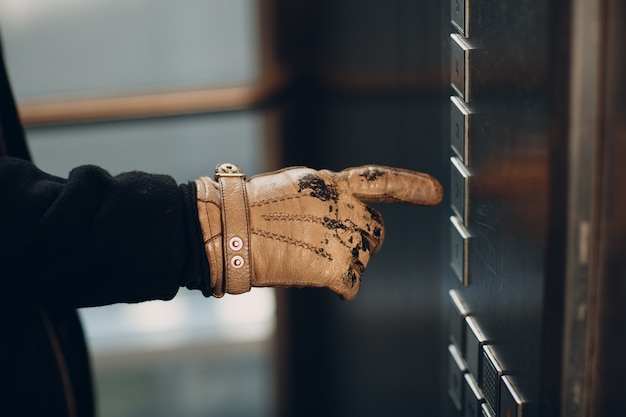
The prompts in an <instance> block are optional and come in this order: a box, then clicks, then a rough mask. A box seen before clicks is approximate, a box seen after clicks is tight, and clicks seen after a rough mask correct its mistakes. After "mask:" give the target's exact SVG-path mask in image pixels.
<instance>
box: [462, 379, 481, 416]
mask: <svg viewBox="0 0 626 417" xmlns="http://www.w3.org/2000/svg"><path fill="white" fill-rule="evenodd" d="M464 379H465V388H464V389H465V400H464V401H463V416H464V417H482V416H483V412H482V406H481V404H482V403H483V393H482V391H481V390H480V388H479V387H478V384H477V383H476V380H475V379H474V377H473V376H472V375H471V374H465V375H464Z"/></svg>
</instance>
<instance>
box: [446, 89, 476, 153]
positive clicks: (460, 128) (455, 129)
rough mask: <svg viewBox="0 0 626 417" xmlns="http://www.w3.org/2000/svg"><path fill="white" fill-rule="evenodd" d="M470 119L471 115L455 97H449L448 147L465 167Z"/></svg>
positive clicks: (468, 146)
mask: <svg viewBox="0 0 626 417" xmlns="http://www.w3.org/2000/svg"><path fill="white" fill-rule="evenodd" d="M470 119H471V114H470V112H469V110H468V109H467V107H465V105H464V104H463V100H461V99H460V98H458V97H456V96H451V97H450V147H451V148H452V150H453V151H454V153H456V154H457V155H458V157H459V158H461V161H463V163H464V164H465V165H469V164H470V137H469V129H470Z"/></svg>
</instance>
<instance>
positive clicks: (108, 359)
mask: <svg viewBox="0 0 626 417" xmlns="http://www.w3.org/2000/svg"><path fill="white" fill-rule="evenodd" d="M442 13H443V12H442V10H441V4H440V2H438V1H434V0H428V1H408V0H387V1H384V2H383V1H376V0H322V1H314V2H313V1H303V0H179V1H176V2H173V1H167V0H124V1H122V0H106V1H105V0H91V1H82V0H51V1H46V2H41V1H37V0H0V25H1V26H0V27H1V29H2V38H3V43H4V48H5V55H6V62H7V65H8V70H9V74H10V77H11V80H12V85H13V88H14V93H15V94H16V97H17V100H18V102H19V107H20V113H21V117H22V120H23V121H24V123H25V126H26V128H27V136H28V140H29V145H30V147H31V151H32V153H33V156H34V159H35V162H36V163H37V164H38V165H39V166H40V167H41V168H42V169H44V170H46V171H48V172H50V173H52V174H56V175H59V176H67V174H68V172H69V171H70V170H71V169H72V168H74V167H75V166H78V165H83V164H96V165H99V166H102V167H103V168H105V169H107V170H109V171H110V172H112V173H119V172H124V171H128V170H142V171H147V172H154V173H164V174H169V175H171V176H173V177H174V178H175V179H176V180H177V181H179V182H181V183H182V182H186V181H188V180H191V179H194V178H196V177H198V176H200V175H202V174H206V173H209V174H210V173H212V172H213V169H214V167H215V165H216V164H217V163H219V162H224V161H228V162H234V163H237V164H239V165H240V166H241V167H242V168H243V169H244V170H245V172H247V173H248V174H249V175H252V174H255V173H260V172H263V171H267V170H272V169H276V168H279V167H282V166H287V165H296V164H297V165H308V166H312V167H315V168H330V169H335V170H340V169H342V168H345V167H348V166H355V165H360V164H366V163H377V164H384V165H393V166H399V167H403V168H409V169H415V170H419V171H424V172H428V173H430V174H432V175H434V176H436V177H437V178H439V179H440V180H441V182H442V183H443V184H447V181H448V179H447V178H448V176H449V168H448V167H447V163H448V161H447V155H448V153H449V150H448V149H447V146H444V143H445V140H442V137H443V136H444V133H445V134H447V132H442V126H444V124H443V122H442V111H441V108H442V106H443V105H442V103H443V101H442V100H447V95H446V93H447V91H448V90H447V87H444V80H443V77H444V75H443V73H444V72H445V71H442V63H441V62H442V51H441V50H440V48H441V45H442V44H443V45H445V44H446V43H443V42H442V41H441V36H442V35H441V33H442V31H441V26H442V23H441V21H442V16H443V14H442ZM444 207H447V205H445V204H444V205H442V206H440V207H431V208H409V207H404V206H385V207H378V208H379V209H380V210H381V211H382V212H383V215H384V216H385V221H386V226H387V240H386V242H385V245H384V247H383V249H382V251H381V252H379V254H377V255H376V257H375V258H374V260H373V262H372V264H371V265H370V267H369V268H368V270H367V271H366V273H365V276H364V278H363V285H362V289H361V292H360V293H359V296H358V297H357V299H356V300H355V301H353V302H349V303H346V302H342V301H341V300H339V299H338V297H337V296H335V295H333V294H331V293H329V292H326V291H323V290H310V289H309V290H280V291H274V290H269V289H263V290H261V289H254V290H253V291H252V292H250V293H249V294H246V295H243V296H226V297H224V298H223V299H219V300H218V299H205V298H203V297H202V295H201V294H199V293H198V294H196V293H193V292H190V291H187V290H184V289H181V291H180V292H179V294H178V295H177V296H176V298H175V299H174V300H173V301H171V302H150V303H144V304H139V305H114V306H107V307H100V308H92V309H83V310H82V311H81V316H82V319H83V323H84V325H85V327H86V330H87V335H88V343H89V346H90V348H91V353H92V360H93V364H94V368H95V378H96V389H97V393H96V395H97V407H98V414H99V415H100V416H102V417H112V416H137V417H139V416H157V417H158V416H172V415H176V416H181V417H187V416H188V417H192V416H208V415H210V416H259V417H261V416H277V415H280V416H307V415H310V416H357V415H366V416H378V415H394V416H406V415H435V414H437V412H436V410H439V409H440V408H441V407H443V406H444V405H442V404H447V401H445V398H444V397H445V381H444V379H445V377H446V373H445V363H446V362H445V356H444V354H445V352H446V348H445V346H446V341H445V336H446V335H445V334H444V333H445V330H444V329H445V326H444V325H443V323H442V317H441V310H442V308H441V304H442V301H441V300H442V295H441V293H442V287H441V284H440V277H441V275H442V269H443V268H444V267H445V268H447V266H445V265H443V263H444V260H443V258H442V256H441V253H442V248H445V247H446V246H445V245H446V242H444V240H446V238H447V236H446V234H445V233H444V234H442V233H440V231H441V230H447V228H446V226H445V222H446V221H447V220H446V216H445V215H443V214H444V213H447V212H448V209H447V208H444ZM442 235H443V236H442ZM442 384H444V385H443V387H442ZM418 410H419V412H418Z"/></svg>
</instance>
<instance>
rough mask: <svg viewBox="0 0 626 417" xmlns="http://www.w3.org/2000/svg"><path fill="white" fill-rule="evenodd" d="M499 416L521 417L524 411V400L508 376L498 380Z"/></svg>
mask: <svg viewBox="0 0 626 417" xmlns="http://www.w3.org/2000/svg"><path fill="white" fill-rule="evenodd" d="M499 408H500V413H499V415H500V416H503V417H522V416H523V410H524V400H523V399H522V397H521V396H520V394H519V392H518V391H517V389H516V388H515V385H513V381H511V378H510V377H509V376H506V375H505V376H503V377H502V378H501V379H500V407H499Z"/></svg>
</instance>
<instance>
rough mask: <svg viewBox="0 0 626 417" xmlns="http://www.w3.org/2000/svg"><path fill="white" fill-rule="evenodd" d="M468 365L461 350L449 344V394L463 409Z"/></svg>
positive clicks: (458, 406) (459, 407) (457, 406)
mask: <svg viewBox="0 0 626 417" xmlns="http://www.w3.org/2000/svg"><path fill="white" fill-rule="evenodd" d="M466 372H467V366H466V365H465V361H464V360H463V357H462V356H461V352H459V350H458V349H457V347H456V346H454V345H449V346H448V394H449V395H450V398H451V399H452V403H453V404H454V406H455V407H456V408H457V410H459V411H461V409H462V408H463V395H464V386H465V383H464V380H463V378H464V376H465V373H466Z"/></svg>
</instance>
